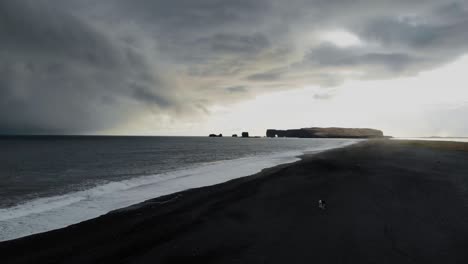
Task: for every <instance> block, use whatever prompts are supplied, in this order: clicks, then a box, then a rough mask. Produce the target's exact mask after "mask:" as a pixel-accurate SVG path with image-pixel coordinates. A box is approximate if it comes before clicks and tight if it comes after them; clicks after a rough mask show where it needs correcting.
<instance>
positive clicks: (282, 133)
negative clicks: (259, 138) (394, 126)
mask: <svg viewBox="0 0 468 264" xmlns="http://www.w3.org/2000/svg"><path fill="white" fill-rule="evenodd" d="M266 136H267V137H294V138H382V137H384V134H383V132H382V131H381V130H377V129H371V128H342V127H325V128H322V127H311V128H300V129H288V130H276V129H268V130H267V131H266Z"/></svg>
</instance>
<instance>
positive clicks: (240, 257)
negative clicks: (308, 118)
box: [0, 140, 468, 264]
mask: <svg viewBox="0 0 468 264" xmlns="http://www.w3.org/2000/svg"><path fill="white" fill-rule="evenodd" d="M319 199H325V200H326V201H327V204H328V209H327V210H326V211H322V210H320V209H319V208H318V207H317V200H319ZM0 262H1V263H127V262H128V263H288V264H291V263H468V144H464V143H451V142H422V141H419V142H414V141H390V140H382V141H369V142H365V143H360V144H358V145H355V146H351V147H347V148H344V149H338V150H333V151H328V152H324V153H321V154H318V155H314V156H305V157H304V159H303V160H302V161H300V162H297V163H294V164H292V165H285V166H279V167H276V168H272V169H267V170H265V171H263V172H262V173H259V174H257V175H254V176H251V177H246V178H242V179H237V180H233V181H230V182H228V183H224V184H220V185H216V186H212V187H205V188H200V189H194V190H189V191H185V192H181V193H178V194H174V195H170V196H166V197H161V198H158V199H154V200H150V201H147V202H145V203H143V204H139V205H136V206H133V207H130V208H126V209H122V210H119V211H116V212H113V213H110V214H107V215H105V216H102V217H99V218H97V219H93V220H90V221H86V222H83V223H80V224H77V225H73V226H70V227H68V228H65V229H61V230H57V231H52V232H48V233H44V234H39V235H34V236H31V237H26V238H23V239H17V240H14V241H9V242H4V243H0Z"/></svg>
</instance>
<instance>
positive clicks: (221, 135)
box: [209, 134, 223, 137]
mask: <svg viewBox="0 0 468 264" xmlns="http://www.w3.org/2000/svg"><path fill="white" fill-rule="evenodd" d="M209 137H223V134H219V135H216V134H210V135H209Z"/></svg>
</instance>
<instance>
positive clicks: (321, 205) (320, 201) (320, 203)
mask: <svg viewBox="0 0 468 264" xmlns="http://www.w3.org/2000/svg"><path fill="white" fill-rule="evenodd" d="M318 204H319V208H320V209H322V210H325V209H326V205H325V201H324V200H319V201H318Z"/></svg>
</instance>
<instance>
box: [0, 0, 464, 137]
mask: <svg viewBox="0 0 468 264" xmlns="http://www.w3.org/2000/svg"><path fill="white" fill-rule="evenodd" d="M467 28H468V4H467V1H458V2H442V1H435V0H434V1H423V0H408V1H403V0H401V1H390V0H388V1H374V0H356V1H345V0H331V1H330V0H329V1H323V0H313V1H305V0H304V1H300V0H298V1H288V3H286V1H279V0H277V1H275V0H271V1H266V0H239V1H221V0H199V1H192V0H173V1H159V0H155V1H150V0H133V1H126V0H106V1H91V0H81V1H78V0H3V1H1V2H0V133H93V132H98V131H102V130H106V129H111V128H115V127H119V126H122V125H123V124H125V123H126V122H128V121H129V120H132V119H134V118H135V117H137V116H139V115H142V114H143V113H148V112H149V113H151V114H153V115H156V116H158V115H166V116H171V117H174V118H177V117H178V116H187V115H197V114H206V112H207V111H206V109H207V108H208V107H209V106H211V105H215V104H226V103H232V102H236V101H239V100H243V99H245V98H249V97H251V96H253V95H256V94H259V93H265V92H269V91H272V90H281V89H291V88H296V87H302V86H303V85H305V84H316V85H321V86H332V85H336V84H339V83H340V82H342V81H343V80H346V79H347V78H361V79H384V78H393V77H397V76H402V75H412V74H416V73H418V72H420V71H422V70H427V69H430V68H433V67H437V66H440V65H441V64H444V63H447V62H449V61H452V60H454V59H455V58H457V57H459V56H460V55H462V54H464V53H466V52H467V49H468V46H467V45H466V43H467V42H468V30H467ZM337 29H339V30H343V31H348V32H351V33H353V34H355V35H356V36H358V37H359V38H360V39H361V41H362V45H358V46H349V47H342V46H339V45H335V44H333V43H327V42H324V41H323V40H321V39H320V34H321V32H324V31H328V30H337ZM350 71H353V72H356V73H357V74H356V75H353V76H351V77H350V76H349V74H348V73H349V72H350ZM345 73H346V74H345ZM326 98H327V95H326V94H323V95H321V98H320V99H326Z"/></svg>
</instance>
